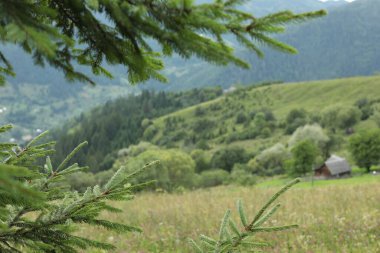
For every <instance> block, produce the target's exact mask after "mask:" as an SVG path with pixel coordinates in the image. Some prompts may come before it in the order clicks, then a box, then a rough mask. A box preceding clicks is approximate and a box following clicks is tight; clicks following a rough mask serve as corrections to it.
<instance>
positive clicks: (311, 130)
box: [288, 124, 329, 148]
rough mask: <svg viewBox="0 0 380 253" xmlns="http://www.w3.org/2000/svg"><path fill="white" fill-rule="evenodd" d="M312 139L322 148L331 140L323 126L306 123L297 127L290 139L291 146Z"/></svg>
mask: <svg viewBox="0 0 380 253" xmlns="http://www.w3.org/2000/svg"><path fill="white" fill-rule="evenodd" d="M305 140H310V141H312V142H314V144H315V145H317V146H318V147H320V148H322V147H324V146H325V145H326V143H327V142H328V141H329V137H328V136H327V135H326V134H325V133H324V131H323V129H322V127H321V126H319V125H318V124H313V125H305V126H302V127H299V128H297V130H296V131H295V132H294V133H293V135H292V137H290V139H289V142H288V143H289V146H290V147H294V146H295V145H296V144H297V143H298V142H301V141H305Z"/></svg>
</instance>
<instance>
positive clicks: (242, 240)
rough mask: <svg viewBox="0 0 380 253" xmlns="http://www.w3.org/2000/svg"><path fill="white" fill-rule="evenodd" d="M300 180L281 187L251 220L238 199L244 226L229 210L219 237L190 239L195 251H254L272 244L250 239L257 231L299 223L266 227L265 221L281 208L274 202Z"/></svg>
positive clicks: (293, 226)
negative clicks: (232, 216)
mask: <svg viewBox="0 0 380 253" xmlns="http://www.w3.org/2000/svg"><path fill="white" fill-rule="evenodd" d="M298 182H300V179H295V180H293V181H291V182H289V183H288V184H287V185H285V186H284V187H283V188H281V189H280V190H279V191H278V192H277V193H275V194H274V195H273V196H272V197H271V198H270V199H269V201H268V202H267V203H266V204H265V205H264V206H263V207H262V208H261V209H260V210H259V211H258V212H257V214H256V215H255V216H254V218H253V219H252V220H251V221H249V220H248V217H247V215H246V213H245V211H244V207H243V203H242V201H238V202H237V209H238V212H239V217H240V222H241V226H242V228H241V229H239V227H238V225H237V224H236V223H235V222H234V221H233V220H232V219H231V211H230V210H227V212H226V213H225V215H224V217H223V219H222V222H221V224H220V228H219V236H218V238H216V239H213V238H211V237H208V236H206V235H201V236H200V240H201V244H197V243H196V242H195V241H194V240H192V239H190V243H191V245H192V246H193V248H194V251H195V252H197V253H206V252H215V253H223V252H226V253H227V252H228V253H232V252H246V251H254V250H256V249H257V248H263V247H268V246H270V243H268V242H261V241H260V242H259V241H251V240H249V239H251V238H252V237H254V236H255V235H256V234H257V233H263V232H264V233H265V232H276V231H284V230H288V229H292V228H296V227H297V225H284V226H276V227H265V226H263V224H265V222H266V221H268V220H269V219H270V218H271V217H272V216H273V215H274V214H275V213H276V211H277V210H278V209H279V207H280V204H274V202H275V201H276V200H277V199H278V198H279V197H280V196H281V195H282V194H283V193H285V192H286V191H287V190H289V188H291V187H292V186H293V185H295V184H297V183H298ZM243 249H244V250H243Z"/></svg>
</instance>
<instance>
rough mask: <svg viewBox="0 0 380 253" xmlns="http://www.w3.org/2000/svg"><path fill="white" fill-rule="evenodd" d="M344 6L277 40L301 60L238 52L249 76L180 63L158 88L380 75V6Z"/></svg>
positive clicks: (365, 2)
mask: <svg viewBox="0 0 380 253" xmlns="http://www.w3.org/2000/svg"><path fill="white" fill-rule="evenodd" d="M305 2H306V1H305ZM342 3H343V2H338V3H336V2H335V3H334V2H332V4H333V5H332V6H331V5H329V7H331V8H330V13H329V15H328V16H327V17H324V18H321V19H318V20H314V21H312V22H307V23H306V24H303V25H301V26H297V27H293V28H291V29H290V31H288V32H287V33H286V34H284V35H282V36H279V39H280V40H282V41H284V42H287V43H289V44H291V45H293V46H295V47H296V48H297V49H298V51H299V54H298V55H286V54H282V53H279V52H274V51H272V50H265V53H266V56H265V58H264V59H257V57H256V56H254V55H252V54H250V53H248V52H246V51H245V50H239V49H238V54H239V55H240V56H242V57H243V58H245V59H246V60H247V61H249V62H250V63H251V65H252V68H251V69H249V70H242V69H239V68H236V67H234V66H228V67H225V68H220V67H216V66H212V65H210V64H206V63H204V62H200V61H194V62H191V63H189V62H184V61H182V62H181V63H178V62H177V64H176V65H173V67H170V66H172V65H170V64H168V66H169V68H168V69H167V70H166V71H167V73H168V74H169V77H170V80H171V82H170V85H167V86H163V85H160V84H157V83H156V84H155V86H157V87H160V88H163V89H168V90H172V89H176V88H181V89H186V88H190V87H202V86H207V85H222V86H224V87H228V86H230V85H231V84H234V83H235V84H236V83H253V82H262V81H273V80H282V81H303V80H317V79H329V78H338V77H349V76H357V75H371V74H373V73H375V72H377V71H380V50H379V48H378V45H379V41H380V15H378V13H380V1H378V0H360V1H355V2H353V3H344V4H342ZM319 4H322V5H323V4H324V3H321V2H319ZM325 4H326V3H325ZM327 4H329V2H327ZM335 4H337V6H336V5H335ZM174 60H175V59H174ZM174 66H175V67H174Z"/></svg>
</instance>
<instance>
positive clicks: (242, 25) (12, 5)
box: [0, 0, 326, 83]
mask: <svg viewBox="0 0 380 253" xmlns="http://www.w3.org/2000/svg"><path fill="white" fill-rule="evenodd" d="M242 3H243V1H229V0H225V1H223V0H215V1H214V2H211V3H204V4H198V5H197V4H194V3H193V2H192V1H183V0H174V1H169V0H163V1H155V0H136V1H109V0H92V1H68V0H62V1H58V0H49V1H37V2H35V1H32V2H31V1H28V0H19V1H8V0H0V15H1V17H3V19H2V21H3V22H2V23H1V24H0V41H1V42H3V43H5V44H9V43H12V44H16V45H19V46H20V47H22V48H23V49H24V50H25V52H26V53H28V54H33V55H34V58H35V59H37V63H38V64H40V65H43V64H44V62H46V63H48V64H49V65H51V66H52V67H54V68H57V69H59V70H62V71H63V72H64V74H65V76H66V77H67V79H68V80H70V81H73V80H78V81H82V82H90V83H94V81H93V80H92V79H91V78H90V77H89V76H88V75H87V74H84V73H83V72H81V71H76V70H75V68H74V66H75V65H78V64H79V65H82V66H85V67H88V68H90V69H91V71H92V73H93V74H95V75H99V74H103V75H106V76H108V77H112V74H111V73H109V72H108V71H107V70H106V69H105V68H104V66H105V64H108V65H124V66H125V68H126V70H127V72H128V78H129V81H130V82H132V83H136V82H144V81H146V80H148V79H150V78H154V79H157V80H159V81H165V80H166V78H165V77H164V76H163V75H162V74H161V73H160V71H161V70H162V69H163V67H164V65H163V61H162V55H172V53H173V52H175V53H177V54H178V55H180V56H181V57H184V58H189V57H191V56H196V57H198V58H201V59H203V60H205V61H208V62H211V63H213V64H218V65H226V64H229V63H232V64H235V65H237V66H240V67H243V68H247V67H248V64H247V63H246V62H244V61H243V60H242V59H240V58H238V57H236V55H235V54H234V51H233V50H232V48H231V47H229V46H227V43H226V41H225V36H226V35H229V34H232V35H235V36H236V38H237V41H238V43H240V44H241V45H242V46H243V47H245V48H247V49H248V50H250V51H252V52H254V53H256V54H257V55H258V56H259V57H262V56H263V53H262V51H261V49H260V47H261V44H263V45H268V46H271V47H273V48H274V49H275V50H280V51H283V52H286V53H295V52H296V51H295V50H294V49H293V48H292V47H290V46H288V45H286V44H284V43H281V42H280V41H278V40H276V39H274V38H273V37H271V36H270V34H273V33H280V32H283V31H284V30H285V29H284V25H287V24H290V23H299V22H303V21H306V20H309V19H313V18H316V17H320V16H323V15H325V14H326V12H325V11H316V12H308V13H302V14H294V13H292V12H289V11H282V12H278V13H274V14H270V15H267V16H264V17H260V18H258V17H254V16H253V15H252V14H250V13H248V12H244V11H241V10H239V9H238V7H239V5H241V4H242ZM105 19H107V21H105ZM151 40H154V41H156V42H157V43H158V44H159V45H161V46H162V50H158V49H154V50H153V49H152V46H151V43H149V42H150V41H151ZM0 62H2V63H3V64H4V66H5V67H4V68H0V82H1V83H4V82H5V76H7V75H13V74H14V73H13V70H12V65H11V64H10V62H9V61H8V59H6V57H5V56H4V55H3V54H1V53H0Z"/></svg>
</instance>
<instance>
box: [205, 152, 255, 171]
mask: <svg viewBox="0 0 380 253" xmlns="http://www.w3.org/2000/svg"><path fill="white" fill-rule="evenodd" d="M248 159H249V156H248V154H247V152H246V151H245V149H244V148H241V147H236V146H231V147H227V148H222V149H220V150H218V151H216V152H215V153H214V155H213V156H212V158H211V165H212V167H213V168H220V169H223V170H226V171H228V172H230V171H231V170H232V168H233V166H234V164H235V163H246V162H247V161H248Z"/></svg>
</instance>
